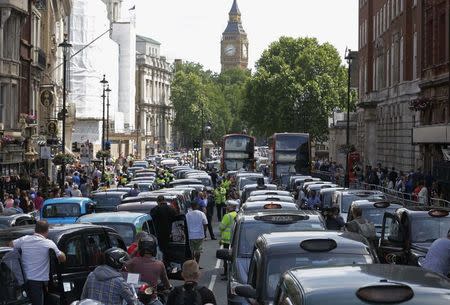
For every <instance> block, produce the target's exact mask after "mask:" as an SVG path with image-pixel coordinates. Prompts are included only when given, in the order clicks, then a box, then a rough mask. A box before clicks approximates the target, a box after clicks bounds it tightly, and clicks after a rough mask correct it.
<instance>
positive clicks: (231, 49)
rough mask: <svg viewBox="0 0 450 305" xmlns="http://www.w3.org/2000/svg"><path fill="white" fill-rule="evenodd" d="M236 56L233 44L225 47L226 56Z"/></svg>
mask: <svg viewBox="0 0 450 305" xmlns="http://www.w3.org/2000/svg"><path fill="white" fill-rule="evenodd" d="M234 54H236V47H235V46H234V45H233V44H228V45H226V46H225V55H227V56H234Z"/></svg>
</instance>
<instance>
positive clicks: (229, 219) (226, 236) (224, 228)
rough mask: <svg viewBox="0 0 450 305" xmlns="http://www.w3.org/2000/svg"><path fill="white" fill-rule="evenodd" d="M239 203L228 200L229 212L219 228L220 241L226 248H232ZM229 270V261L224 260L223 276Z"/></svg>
mask: <svg viewBox="0 0 450 305" xmlns="http://www.w3.org/2000/svg"><path fill="white" fill-rule="evenodd" d="M238 205H239V203H238V202H237V201H235V200H227V202H226V207H227V214H225V215H224V216H223V219H222V222H221V223H220V226H219V230H220V243H221V244H222V245H223V248H224V249H229V248H230V242H231V229H232V227H233V224H234V220H235V219H236V215H237V212H236V207H237V206H238ZM227 272H228V263H227V261H224V263H223V274H222V276H224V277H225V276H226V275H227Z"/></svg>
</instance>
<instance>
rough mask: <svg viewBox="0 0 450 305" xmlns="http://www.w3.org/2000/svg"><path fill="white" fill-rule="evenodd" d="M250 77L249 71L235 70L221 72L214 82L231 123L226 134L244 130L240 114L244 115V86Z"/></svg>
mask: <svg viewBox="0 0 450 305" xmlns="http://www.w3.org/2000/svg"><path fill="white" fill-rule="evenodd" d="M250 76H251V75H250V71H248V70H244V69H239V68H236V69H229V70H226V71H224V72H222V73H221V74H220V75H218V76H217V78H216V80H215V82H216V83H217V84H218V86H219V87H220V90H221V92H222V95H223V97H224V99H225V103H226V107H228V109H229V113H230V116H231V122H230V125H229V128H228V130H227V132H226V133H239V132H242V130H243V129H245V128H246V123H245V120H244V118H243V117H242V115H241V114H243V113H244V111H243V105H244V99H245V85H246V82H247V81H248V80H249V79H250Z"/></svg>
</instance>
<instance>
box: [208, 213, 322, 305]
mask: <svg viewBox="0 0 450 305" xmlns="http://www.w3.org/2000/svg"><path fill="white" fill-rule="evenodd" d="M291 231H325V222H324V220H323V218H322V216H321V215H320V214H319V213H317V212H315V211H300V210H297V211H287V210H265V211H259V212H256V213H252V214H238V216H237V217H236V222H235V226H234V229H233V235H232V239H231V245H230V249H220V250H217V253H216V256H217V258H219V259H224V260H228V261H230V262H231V265H230V269H229V272H228V284H227V294H228V304H229V305H235V304H246V301H245V299H244V298H242V297H239V296H237V295H236V293H235V291H234V287H236V286H237V285H240V284H246V283H247V273H248V269H249V266H250V260H251V257H252V253H253V248H254V245H255V241H256V239H257V238H258V236H260V235H261V234H265V233H271V232H291Z"/></svg>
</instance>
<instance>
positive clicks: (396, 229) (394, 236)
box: [378, 213, 405, 264]
mask: <svg viewBox="0 0 450 305" xmlns="http://www.w3.org/2000/svg"><path fill="white" fill-rule="evenodd" d="M378 256H379V258H380V260H381V262H382V263H388V264H398V263H402V262H403V260H404V257H405V234H404V229H403V227H402V225H401V223H400V219H399V218H398V216H397V215H394V214H391V213H384V217H383V227H382V231H381V238H380V241H379V247H378Z"/></svg>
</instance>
